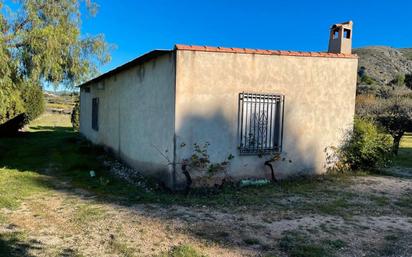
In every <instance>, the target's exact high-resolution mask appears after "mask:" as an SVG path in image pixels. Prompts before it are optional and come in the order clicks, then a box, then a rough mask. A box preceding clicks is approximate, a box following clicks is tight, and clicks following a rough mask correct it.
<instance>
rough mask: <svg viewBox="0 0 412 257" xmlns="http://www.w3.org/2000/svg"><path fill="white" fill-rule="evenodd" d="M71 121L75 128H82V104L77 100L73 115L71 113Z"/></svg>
mask: <svg viewBox="0 0 412 257" xmlns="http://www.w3.org/2000/svg"><path fill="white" fill-rule="evenodd" d="M71 122H72V126H73V128H74V129H75V130H79V128H80V104H79V102H78V101H77V102H76V104H75V105H74V107H73V110H72V115H71Z"/></svg>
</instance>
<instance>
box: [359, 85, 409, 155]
mask: <svg viewBox="0 0 412 257" xmlns="http://www.w3.org/2000/svg"><path fill="white" fill-rule="evenodd" d="M356 113H357V115H359V116H361V117H366V118H372V119H373V120H375V121H376V122H377V123H379V125H381V126H382V127H383V128H385V129H386V131H387V132H388V133H389V134H390V135H391V136H392V138H393V152H394V153H395V154H397V153H398V150H399V144H400V141H401V139H402V137H403V135H404V134H405V132H407V131H412V91H411V90H409V89H407V88H406V87H395V88H392V89H391V90H388V91H387V94H386V95H385V98H383V97H375V96H373V95H360V96H358V97H357V103H356Z"/></svg>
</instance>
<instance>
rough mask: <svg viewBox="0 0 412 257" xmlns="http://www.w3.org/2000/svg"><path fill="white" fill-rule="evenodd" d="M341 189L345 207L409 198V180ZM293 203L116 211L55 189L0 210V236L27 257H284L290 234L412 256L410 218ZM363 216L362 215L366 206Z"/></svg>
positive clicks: (361, 251)
mask: <svg viewBox="0 0 412 257" xmlns="http://www.w3.org/2000/svg"><path fill="white" fill-rule="evenodd" d="M341 187H342V186H339V185H338V186H337V188H335V189H334V190H336V191H337V192H351V193H352V194H354V195H355V196H354V198H353V199H352V198H351V199H350V200H351V201H356V200H357V199H356V194H370V195H371V196H374V197H381V196H384V197H385V199H386V198H388V199H399V197H404V196H407V195H408V194H409V193H411V192H412V180H410V179H408V178H396V177H361V178H357V179H356V181H355V180H353V183H351V185H350V186H349V187H348V186H345V187H344V188H341ZM331 190H332V189H331ZM339 190H342V191H339ZM337 196H338V193H337ZM313 197H315V198H316V197H317V196H316V195H313ZM299 199H300V196H297V195H294V194H291V195H290V196H288V197H286V198H285V199H282V201H283V202H286V203H288V202H289V203H290V208H288V207H286V208H284V207H283V208H277V207H276V206H271V205H265V206H262V207H261V208H258V209H256V208H248V207H247V206H239V208H236V209H228V208H225V207H224V206H222V207H218V208H213V207H206V206H194V207H188V206H181V205H167V206H163V205H158V204H139V205H133V206H123V205H119V204H116V203H102V202H100V201H98V200H97V199H96V198H95V197H94V196H92V195H89V194H88V193H87V192H85V191H79V190H77V191H73V190H72V189H71V190H67V189H66V188H62V189H61V190H59V191H53V193H52V194H45V195H43V196H42V197H40V198H39V197H33V198H31V199H27V200H25V201H24V202H23V203H22V204H21V206H20V207H19V208H18V209H17V210H13V211H10V210H5V209H3V210H1V213H2V214H3V215H5V216H6V217H7V221H8V222H7V223H6V224H4V225H2V226H1V227H0V234H1V233H19V232H21V233H22V234H24V237H23V238H22V240H24V241H25V242H28V244H27V245H23V246H21V247H26V248H27V249H25V250H27V256H101V257H105V256H156V255H158V254H160V253H162V252H167V251H168V250H170V249H171V247H173V246H175V245H179V244H190V245H192V246H194V247H195V248H196V249H198V250H199V251H200V252H202V253H204V254H206V255H208V256H270V255H263V253H265V254H273V256H287V253H286V252H285V251H284V249H283V248H284V247H283V248H282V247H279V244H280V242H282V240H283V241H284V236H285V233H286V232H290V231H295V232H296V231H298V233H301V234H302V235H303V234H304V235H305V236H309V237H310V240H313V241H314V242H315V243H316V242H321V241H322V240H331V239H333V240H334V241H336V242H338V241H342V242H345V244H344V245H342V246H340V247H339V249H338V250H337V252H336V254H337V255H338V256H379V255H380V254H382V252H383V253H384V254H383V255H380V256H411V255H412V249H411V246H410V245H409V243H408V242H410V240H411V239H412V217H411V216H410V213H411V212H403V211H393V212H387V213H385V214H384V215H383V214H382V215H381V214H377V215H373V214H372V215H371V213H367V214H364V213H363V211H362V210H360V211H359V213H358V214H356V212H355V215H351V216H350V217H345V216H342V215H334V214H329V215H328V214H325V213H322V212H319V213H317V212H316V211H310V212H307V211H305V209H304V208H301V209H299V208H294V202H296V201H299ZM402 199H403V198H402ZM316 200H317V201H322V199H316ZM408 204H409V203H408ZM407 207H409V205H407ZM364 208H369V206H368V204H367V203H365V206H364ZM382 208H386V207H385V206H383V207H382ZM401 210H403V209H401ZM337 240H338V241H337ZM391 240H392V241H391ZM403 241H405V243H402V242H403ZM398 244H400V245H398ZM375 250H376V251H378V254H376V255H374V253H375V252H374V251H375ZM385 251H386V252H385Z"/></svg>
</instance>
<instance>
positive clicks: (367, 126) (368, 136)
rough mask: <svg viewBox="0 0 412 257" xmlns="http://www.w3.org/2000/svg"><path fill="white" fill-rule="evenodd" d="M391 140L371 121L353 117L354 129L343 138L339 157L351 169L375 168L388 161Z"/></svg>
mask: <svg viewBox="0 0 412 257" xmlns="http://www.w3.org/2000/svg"><path fill="white" fill-rule="evenodd" d="M391 152H392V141H391V138H390V136H389V135H387V134H385V133H383V132H382V131H381V130H380V129H379V128H378V127H377V126H376V125H375V124H374V123H373V122H372V121H370V120H368V119H363V118H355V124H354V129H353V131H352V132H351V133H349V134H348V135H347V137H346V139H345V140H344V142H343V144H342V146H341V148H340V150H339V159H340V162H342V163H343V164H344V165H345V166H346V167H348V168H350V169H352V170H360V169H372V170H377V169H379V168H381V167H383V166H385V165H387V164H388V163H389V161H390V157H391Z"/></svg>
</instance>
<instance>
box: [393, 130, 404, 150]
mask: <svg viewBox="0 0 412 257" xmlns="http://www.w3.org/2000/svg"><path fill="white" fill-rule="evenodd" d="M402 136H403V133H401V134H399V135H396V136H394V137H393V153H394V154H395V155H398V152H399V145H400V143H401V139H402Z"/></svg>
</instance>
